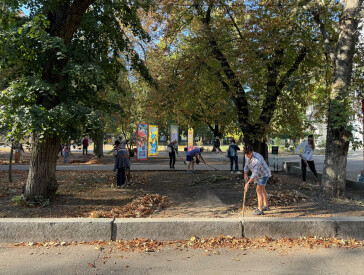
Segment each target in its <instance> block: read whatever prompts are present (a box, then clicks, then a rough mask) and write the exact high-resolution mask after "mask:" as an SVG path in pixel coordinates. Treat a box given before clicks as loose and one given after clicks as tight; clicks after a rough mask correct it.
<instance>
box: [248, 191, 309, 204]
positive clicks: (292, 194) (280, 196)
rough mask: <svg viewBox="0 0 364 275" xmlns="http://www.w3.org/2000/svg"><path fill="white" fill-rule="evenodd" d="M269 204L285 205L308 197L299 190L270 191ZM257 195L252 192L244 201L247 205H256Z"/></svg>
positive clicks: (303, 200) (306, 199)
mask: <svg viewBox="0 0 364 275" xmlns="http://www.w3.org/2000/svg"><path fill="white" fill-rule="evenodd" d="M268 199H269V205H271V206H287V205H293V204H296V203H300V202H305V201H309V200H310V199H309V198H308V197H306V196H305V195H303V194H301V193H300V192H298V191H296V190H294V191H270V192H268ZM257 203H258V201H257V197H256V195H255V194H254V195H253V194H251V195H250V196H248V199H247V201H246V205H247V206H251V207H256V206H257Z"/></svg>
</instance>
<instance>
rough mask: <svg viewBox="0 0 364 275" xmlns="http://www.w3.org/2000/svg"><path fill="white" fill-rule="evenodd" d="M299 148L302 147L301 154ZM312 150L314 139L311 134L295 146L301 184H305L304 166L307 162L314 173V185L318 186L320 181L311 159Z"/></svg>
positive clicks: (305, 166)
mask: <svg viewBox="0 0 364 275" xmlns="http://www.w3.org/2000/svg"><path fill="white" fill-rule="evenodd" d="M301 148H302V149H303V152H302V154H301V153H300V149H301ZM314 151H315V141H314V137H313V135H309V136H308V139H307V141H304V142H302V143H301V144H300V145H298V146H297V148H296V152H297V154H298V155H299V156H300V157H301V170H302V185H305V184H306V168H307V164H308V166H309V167H310V169H311V172H312V173H313V174H314V175H315V178H316V185H317V186H320V183H319V182H318V181H317V172H316V168H315V162H314V161H313V153H314Z"/></svg>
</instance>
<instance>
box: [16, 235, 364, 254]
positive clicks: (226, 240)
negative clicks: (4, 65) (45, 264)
mask: <svg viewBox="0 0 364 275" xmlns="http://www.w3.org/2000/svg"><path fill="white" fill-rule="evenodd" d="M82 244H83V245H95V249H97V250H103V248H104V247H106V246H111V245H115V246H116V249H119V250H122V251H129V252H154V251H157V250H160V249H162V248H163V247H167V246H174V247H176V248H177V249H190V248H192V249H204V250H205V252H208V253H214V254H218V253H215V252H216V249H219V248H230V249H242V250H247V249H266V250H277V249H290V248H310V249H313V248H332V247H337V248H346V249H353V248H360V247H364V241H358V240H355V239H348V240H345V239H337V238H318V237H314V236H309V237H301V238H282V239H272V238H269V237H268V236H265V237H262V238H254V239H248V238H236V237H231V236H219V237H211V238H198V237H195V236H193V237H191V239H190V240H181V241H155V240H150V239H134V240H130V241H127V240H116V241H94V242H85V241H82V242H76V241H73V242H62V243H61V242H56V241H54V242H32V243H18V244H15V245H14V246H43V247H48V246H59V245H60V246H68V245H82Z"/></svg>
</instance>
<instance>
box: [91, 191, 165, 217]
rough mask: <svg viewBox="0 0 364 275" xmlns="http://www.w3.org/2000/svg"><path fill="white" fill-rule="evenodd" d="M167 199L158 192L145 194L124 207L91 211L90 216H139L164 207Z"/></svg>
mask: <svg viewBox="0 0 364 275" xmlns="http://www.w3.org/2000/svg"><path fill="white" fill-rule="evenodd" d="M168 205H169V200H168V198H167V197H166V196H161V195H159V194H147V195H145V196H144V197H139V198H136V199H135V200H133V201H132V202H130V203H128V204H126V205H125V206H124V207H116V208H113V209H112V210H110V211H103V210H99V211H93V212H91V213H90V214H89V217H90V218H140V217H144V216H147V215H150V214H152V213H154V212H155V211H157V210H160V209H162V208H166V207H167V206H168Z"/></svg>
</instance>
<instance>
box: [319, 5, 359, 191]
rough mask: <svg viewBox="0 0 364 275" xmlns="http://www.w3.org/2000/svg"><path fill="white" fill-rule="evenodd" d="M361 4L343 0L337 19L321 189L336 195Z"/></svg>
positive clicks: (342, 174) (342, 183) (341, 187)
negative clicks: (343, 3) (337, 33)
mask: <svg viewBox="0 0 364 275" xmlns="http://www.w3.org/2000/svg"><path fill="white" fill-rule="evenodd" d="M362 8H363V0H351V1H345V8H344V11H343V14H342V16H341V18H340V23H339V26H340V28H339V29H340V34H339V38H338V41H337V48H336V53H335V59H334V60H333V62H334V80H333V83H332V85H331V94H330V106H329V113H328V126H327V137H326V153H325V166H324V171H323V175H322V189H323V191H324V192H323V193H324V194H325V195H328V196H337V197H339V196H342V195H343V194H344V193H345V187H346V162H347V154H348V149H349V142H350V138H351V136H352V134H351V132H350V131H349V130H348V127H347V126H348V123H349V115H350V113H349V108H350V103H349V101H348V98H349V85H350V81H351V73H352V69H353V56H354V52H355V44H356V42H357V40H358V31H357V29H358V23H359V19H360V11H361V10H362ZM322 29H323V28H322ZM324 37H325V36H324Z"/></svg>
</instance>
